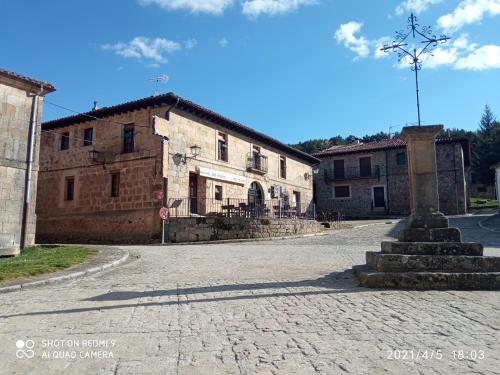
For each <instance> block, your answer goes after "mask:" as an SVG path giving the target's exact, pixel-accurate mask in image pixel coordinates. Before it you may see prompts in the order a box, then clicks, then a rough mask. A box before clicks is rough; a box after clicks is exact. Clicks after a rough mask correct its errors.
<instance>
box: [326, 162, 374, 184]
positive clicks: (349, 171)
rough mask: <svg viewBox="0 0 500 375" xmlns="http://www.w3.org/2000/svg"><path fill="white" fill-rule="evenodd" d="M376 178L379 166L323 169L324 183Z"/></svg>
mask: <svg viewBox="0 0 500 375" xmlns="http://www.w3.org/2000/svg"><path fill="white" fill-rule="evenodd" d="M378 177H380V166H378V165H376V166H373V167H370V168H358V167H348V168H331V169H324V178H325V180H326V181H342V180H351V179H358V178H378Z"/></svg>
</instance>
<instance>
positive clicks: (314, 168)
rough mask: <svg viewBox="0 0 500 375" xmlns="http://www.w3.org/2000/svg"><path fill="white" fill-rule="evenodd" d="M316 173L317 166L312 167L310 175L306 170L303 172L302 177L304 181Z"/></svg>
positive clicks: (317, 171)
mask: <svg viewBox="0 0 500 375" xmlns="http://www.w3.org/2000/svg"><path fill="white" fill-rule="evenodd" d="M318 173H319V168H318V167H313V168H312V175H311V174H310V173H309V172H306V173H304V179H305V180H306V181H307V180H310V179H311V177H312V176H313V175H315V174H318Z"/></svg>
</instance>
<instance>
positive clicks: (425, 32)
mask: <svg viewBox="0 0 500 375" xmlns="http://www.w3.org/2000/svg"><path fill="white" fill-rule="evenodd" d="M419 26H420V25H419V24H418V20H417V17H415V16H414V15H413V13H412V14H411V16H410V17H409V18H408V25H407V29H408V30H407V31H405V30H402V31H398V32H396V39H395V40H393V41H392V44H391V45H384V47H383V48H381V49H380V50H381V51H384V52H389V51H393V52H397V53H398V58H399V59H398V60H399V62H408V63H409V64H410V65H411V70H413V71H414V72H415V87H416V91H417V113H418V126H420V125H421V120H420V95H419V87H418V71H419V70H420V69H422V62H423V57H424V56H425V55H430V56H433V55H432V51H433V50H434V48H436V47H437V46H438V44H443V43H446V42H447V41H448V40H449V39H450V38H448V37H447V36H445V35H441V36H440V37H437V36H436V35H434V34H433V33H432V30H431V28H430V26H424V27H422V28H421V29H419ZM410 36H411V37H412V38H413V39H416V38H418V37H419V36H420V37H422V38H423V39H422V40H421V41H420V43H421V45H423V46H424V47H422V48H417V45H416V44H415V42H413V43H412V44H411V45H410V44H409V43H408V40H409V38H410ZM412 50H413V51H412Z"/></svg>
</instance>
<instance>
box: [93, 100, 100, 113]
mask: <svg viewBox="0 0 500 375" xmlns="http://www.w3.org/2000/svg"><path fill="white" fill-rule="evenodd" d="M98 109H99V107H98V106H97V101H96V100H94V106H93V107H92V110H93V111H97V110H98Z"/></svg>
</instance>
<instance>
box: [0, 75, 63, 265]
mask: <svg viewBox="0 0 500 375" xmlns="http://www.w3.org/2000/svg"><path fill="white" fill-rule="evenodd" d="M54 90H55V88H54V86H52V85H51V84H49V83H46V82H42V81H37V80H34V79H32V78H28V77H25V76H22V75H20V74H17V73H13V72H9V71H6V70H4V69H0V256H12V255H18V254H19V250H20V248H22V247H24V246H26V245H32V244H33V243H34V238H35V222H36V220H35V201H36V185H37V176H38V150H39V147H40V126H39V124H40V123H41V118H42V103H43V100H42V98H43V96H44V95H45V94H48V93H50V92H52V91H54Z"/></svg>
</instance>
